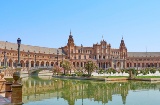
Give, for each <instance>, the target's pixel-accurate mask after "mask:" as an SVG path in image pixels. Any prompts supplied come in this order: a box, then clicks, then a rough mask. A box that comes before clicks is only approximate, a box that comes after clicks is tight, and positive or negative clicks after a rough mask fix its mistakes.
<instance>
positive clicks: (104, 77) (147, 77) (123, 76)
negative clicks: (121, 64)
mask: <svg viewBox="0 0 160 105" xmlns="http://www.w3.org/2000/svg"><path fill="white" fill-rule="evenodd" d="M92 78H128V76H92ZM136 78H160V76H136Z"/></svg>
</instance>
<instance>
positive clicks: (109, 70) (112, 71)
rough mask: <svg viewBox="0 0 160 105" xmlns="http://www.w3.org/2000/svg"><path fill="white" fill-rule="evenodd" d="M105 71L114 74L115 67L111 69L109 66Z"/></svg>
mask: <svg viewBox="0 0 160 105" xmlns="http://www.w3.org/2000/svg"><path fill="white" fill-rule="evenodd" d="M106 72H107V74H108V73H109V74H111V73H113V74H115V73H116V72H117V71H116V70H115V69H113V68H109V69H108V70H107V71H106Z"/></svg>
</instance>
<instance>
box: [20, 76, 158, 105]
mask: <svg viewBox="0 0 160 105" xmlns="http://www.w3.org/2000/svg"><path fill="white" fill-rule="evenodd" d="M22 82H23V102H24V103H27V102H30V101H40V100H43V99H49V98H57V100H58V99H59V98H62V99H64V100H66V101H67V102H68V105H75V102H76V101H77V100H81V103H82V105H83V104H84V103H83V102H84V99H90V100H92V101H96V102H101V103H102V104H107V103H108V102H109V101H112V96H113V95H119V96H121V97H122V103H123V104H124V105H125V103H126V97H127V95H128V92H129V91H130V90H137V89H138V90H140V89H157V90H159V88H160V83H158V84H155V83H150V82H138V81H137V82H135V81H126V82H112V83H106V82H95V81H80V80H60V79H50V80H46V79H40V78H28V79H26V80H23V81H22Z"/></svg>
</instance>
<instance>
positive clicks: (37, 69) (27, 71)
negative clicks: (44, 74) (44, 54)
mask: <svg viewBox="0 0 160 105" xmlns="http://www.w3.org/2000/svg"><path fill="white" fill-rule="evenodd" d="M52 68H53V67H51V66H44V67H32V68H21V70H20V71H21V73H25V74H28V75H30V76H38V74H39V72H41V71H43V70H49V71H51V70H52ZM15 71H16V68H7V69H0V73H4V76H5V77H12V76H13V73H14V72H15Z"/></svg>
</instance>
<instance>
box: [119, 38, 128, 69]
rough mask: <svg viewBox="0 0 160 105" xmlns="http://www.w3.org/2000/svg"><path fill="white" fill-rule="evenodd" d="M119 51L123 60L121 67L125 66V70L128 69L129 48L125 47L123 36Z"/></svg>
mask: <svg viewBox="0 0 160 105" xmlns="http://www.w3.org/2000/svg"><path fill="white" fill-rule="evenodd" d="M119 50H120V59H121V60H122V62H121V65H123V68H125V67H126V58H127V48H126V46H125V43H124V40H123V36H122V39H121V43H120V47H119ZM121 67H122V66H121Z"/></svg>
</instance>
